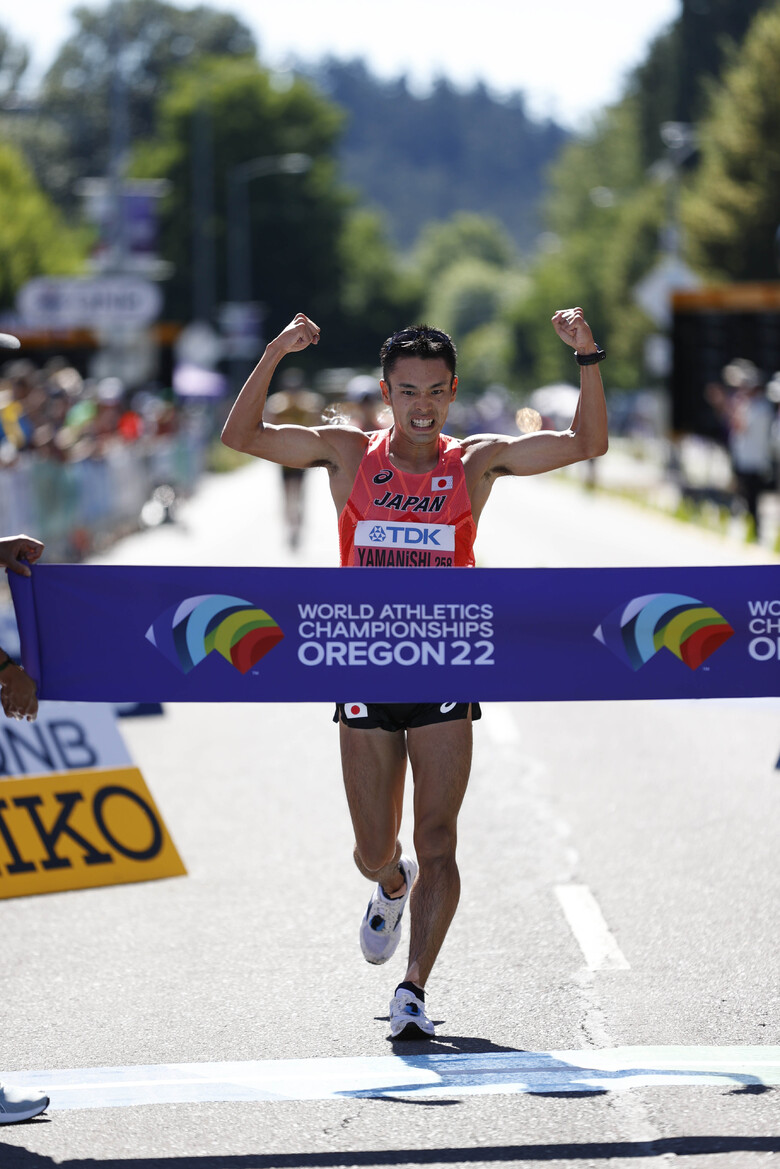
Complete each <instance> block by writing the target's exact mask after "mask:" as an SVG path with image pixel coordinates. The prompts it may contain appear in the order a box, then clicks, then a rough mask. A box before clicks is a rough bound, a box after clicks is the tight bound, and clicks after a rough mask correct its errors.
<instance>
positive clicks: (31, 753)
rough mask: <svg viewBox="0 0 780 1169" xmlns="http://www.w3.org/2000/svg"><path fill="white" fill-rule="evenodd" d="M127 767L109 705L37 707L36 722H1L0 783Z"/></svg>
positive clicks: (62, 704) (72, 703)
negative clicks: (23, 777)
mask: <svg viewBox="0 0 780 1169" xmlns="http://www.w3.org/2000/svg"><path fill="white" fill-rule="evenodd" d="M131 763H132V760H131V759H130V756H129V754H128V752H127V747H126V746H125V744H124V741H123V739H122V736H121V735H120V733H119V730H118V729H117V725H116V722H115V720H114V712H113V708H112V707H111V706H108V705H103V704H101V703H97V702H94V703H93V702H41V703H40V704H39V706H38V717H37V719H36V720H35V722H32V723H28V722H22V721H19V722H17V721H16V720H14V719H2V721H1V722H0V781H2V780H3V779H7V778H8V777H9V776H12V775H47V774H49V773H50V772H57V773H61V772H63V771H85V770H87V769H91V768H95V767H100V768H108V767H110V768H115V767H127V766H130V765H131ZM1 794H2V784H1V783H0V795H1Z"/></svg>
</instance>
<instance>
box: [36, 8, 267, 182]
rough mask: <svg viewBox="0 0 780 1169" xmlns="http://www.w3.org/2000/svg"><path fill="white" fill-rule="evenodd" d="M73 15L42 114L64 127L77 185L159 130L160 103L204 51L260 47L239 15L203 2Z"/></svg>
mask: <svg viewBox="0 0 780 1169" xmlns="http://www.w3.org/2000/svg"><path fill="white" fill-rule="evenodd" d="M73 18H74V20H75V22H76V26H77V27H76V31H75V32H74V34H73V35H72V36H71V37H70V38H69V39H68V40H67V41H66V42H65V43H64V44H63V46H62V48H61V49H60V51H59V53H58V54H57V57H56V58H55V60H54V62H53V64H52V65H51V67H50V69H49V70H48V72H47V74H46V76H45V77H44V79H43V84H42V87H41V98H40V111H41V114H42V116H43V117H45V118H48V119H51V120H52V121H54V122H55V123H56V124H57V125H59V126H61V127H63V128H64V130H65V133H66V137H67V142H68V151H67V165H68V168H69V172H70V176H69V177H70V185H71V186H72V183H73V181H74V180H75V179H78V178H83V177H86V176H88V175H103V174H106V173H107V172H108V165H109V154H110V151H111V149H112V148H113V149H114V150H115V151H117V152H119V153H120V154H122V153H125V154H126V153H127V151H128V150H129V146H130V143H132V142H135V141H138V140H139V139H144V138H148V137H150V136H151V135H152V134H153V132H154V128H155V122H156V113H157V107H158V103H159V101H160V99H161V97H162V96H163V95H164V94H165V93H166V91H167V89H168V86H169V84H170V79H171V76H172V74H173V73H174V72H175V71H176V70H177V69H178V68H182V67H186V68H192V67H193V66H194V65H195V64H197V62H198V61H199V60H200V59H202V58H203V57H204V56H211V55H215V54H220V55H229V56H233V57H235V58H239V59H240V58H242V57H254V55H255V53H256V45H255V41H254V38H253V36H252V34H251V32H250V31H249V29H248V28H247V27H246V26H245V25H244V24H242V23H241V21H239V20H238V19H237V18H236V17H235V16H231V15H229V14H228V13H224V12H218V11H217V10H216V9H213V8H209V7H207V6H205V5H200V6H198V7H195V8H189V9H183V8H177V7H175V6H174V5H173V4H167V3H164V2H163V0H111V2H110V3H109V4H108V5H106V6H105V7H102V8H88V7H79V8H76V9H75V11H74V13H73ZM63 161H64V160H62V159H61V160H59V162H60V165H63ZM40 177H41V180H42V181H46V176H45V175H41V176H40Z"/></svg>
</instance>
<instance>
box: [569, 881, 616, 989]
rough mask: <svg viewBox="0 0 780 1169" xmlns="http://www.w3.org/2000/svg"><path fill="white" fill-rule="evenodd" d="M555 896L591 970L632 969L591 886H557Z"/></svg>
mask: <svg viewBox="0 0 780 1169" xmlns="http://www.w3.org/2000/svg"><path fill="white" fill-rule="evenodd" d="M555 895H556V897H557V898H558V901H559V902H560V905H561V909H562V910H563V914H564V917H565V918H566V921H567V922H568V924H569V929H570V930H571V932H572V933H573V934H574V937H575V938H576V939H577V943H578V945H579V947H580V949H581V950H582V953H583V955H584V957H585V962H586V964H587V967H588V970H630V969H631V966H630V964H629V963H628V961H627V960H626V958H625V956H624V955H623V953H622V951H621V949H620V947H619V946H618V944H617V942H616V941H615V939H614V937H613V935H612V933H611V932H610V928H609V926H608V925H607V923H606V921H605V920H604V915H603V913H602V912H601V909H600V908H599V904H598V902H597V901H596V898H595V897H594V896H593V894H592V893H591V891H590V889H589V888H588V886H587V885H556V887H555Z"/></svg>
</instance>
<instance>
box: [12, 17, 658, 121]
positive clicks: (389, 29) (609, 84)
mask: <svg viewBox="0 0 780 1169" xmlns="http://www.w3.org/2000/svg"><path fill="white" fill-rule="evenodd" d="M79 2H80V3H82V4H84V5H85V6H86V7H93V6H94V7H103V6H104V3H105V0H79ZM197 2H203V3H206V4H208V5H209V6H210V7H214V8H219V9H223V10H225V11H229V12H233V13H234V14H235V15H236V16H238V17H240V19H242V20H243V21H244V23H245V24H247V25H248V26H249V27H250V28H251V29H252V31H253V32H254V34H255V36H256V38H257V40H258V42H259V46H260V53H261V59H262V60H263V63H264V64H266V65H270V66H272V67H274V68H284V67H285V66H286V65H289V64H290V63H291V61H293V60H294V59H296V58H297V59H300V60H303V61H306V62H308V61H315V60H317V59H319V58H320V57H323V56H325V55H333V56H337V57H341V58H345V57H362V58H363V59H364V60H365V61H366V62H367V64H368V65H369V67H370V68H371V70H372V71H373V72H374V73H376V74H377V75H379V76H380V77H383V78H396V77H399V76H400V75H402V74H406V75H407V77H408V78H409V80H410V83H412V84H413V86H414V88H415V90H416V91H419V92H424V91H425V89H426V88H427V87H429V86H430V84H431V82H432V81H433V80H434V79H435V78H436V77H437V76H445V77H447V78H448V79H449V80H450V81H452V82H453V83H454V84H455V85H458V86H463V87H469V86H471V85H473V84H475V83H476V82H478V81H483V82H484V83H485V84H486V85H488V86H489V87H490V89H491V90H493V91H495V92H496V93H499V94H501V93H508V92H511V91H517V90H522V91H523V92H524V93H525V95H526V98H527V101H528V107H529V109H530V111H531V112H532V113H533V114H535V115H542V116H550V117H554V118H556V119H557V120H558V121H560V122H562V123H563V124H564V125H566V126H568V127H571V128H577V127H578V126H583V125H585V124H587V121H588V119H589V118H590V117H591V116H592V115H593V114H594V113H595V112H596V111H598V110H599V109H600V108H601V107H603V106H604V105H606V104H607V103H609V102H610V101H612V100H614V99H615V98H617V97H618V96H619V95H620V93H621V90H622V87H623V84H624V81H625V77H626V74H627V72H628V71H629V70H630V69H631V68H632V67H633V66H634V65H636V64H638V63H639V62H640V61H641V60H642V58H643V56H644V53H645V50H646V48H647V46H648V44H649V42H650V41H651V40H652V39H653V37H654V36H655V35H656V34H657V33H658V32H660V31H662V30H663V29H664V28H665V27H666V26H667V25H668V24H669V23H670V22H671V21H672V20H674V18H675V17H676V16H678V15H679V12H680V0H642V2H641V3H638V4H631V3H627V2H626V0H584V2H583V0H552V2H551V0H468V3H467V2H466V0H392V3H391V2H387V3H380V2H378V0H294V2H292V0H271V2H269V0H191V3H189V4H177V6H178V7H182V8H188V7H194V6H195V4H196V3H197ZM74 7H76V4H75V3H74V0H21V2H17V3H15V4H10V3H9V4H7V5H6V4H4V5H3V11H2V12H0V27H2V28H4V29H5V30H6V31H7V32H9V33H10V34H11V35H12V36H13V37H14V38H15V39H16V40H20V41H22V42H23V43H25V44H26V45H27V46H28V48H29V49H30V50H31V52H32V54H33V65H34V70H33V72H32V78H33V79H35V78H36V77H39V76H40V75H41V74H42V73H43V72H44V71H45V69H46V67H47V66H48V65H49V63H50V62H51V61H52V59H53V57H54V56H55V54H56V51H57V49H58V47H59V45H60V44H61V43H62V42H63V41H64V40H65V39H66V38H67V37H68V36H69V35H70V33H71V32H72V31H73V24H72V21H71V19H70V13H71V11H72V10H73V8H74Z"/></svg>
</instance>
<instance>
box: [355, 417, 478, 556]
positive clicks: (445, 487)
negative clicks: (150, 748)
mask: <svg viewBox="0 0 780 1169" xmlns="http://www.w3.org/2000/svg"><path fill="white" fill-rule="evenodd" d="M389 441H390V431H389V430H377V431H375V432H374V433H373V434H371V435H370V437H369V441H368V446H367V447H366V452H365V454H364V455H363V459H362V461H361V463H360V466H359V468H358V473H357V475H356V476H355V482H354V484H353V486H352V493H351V495H350V497H349V499H348V500H347V504H346V506H345V508H344V510H343V511H342V513H341V515H340V516H339V551H340V556H341V564H342V565H347V566H349V567H352V568H452V567H455V568H473V566H474V538H475V536H476V534H477V525H476V524H475V523H474V517H473V516H472V514H471V500H470V499H469V493H468V490H467V488H466V476H465V474H464V471H463V461H462V455H463V449H462V447H461V445H460V443H459V442H458V441H457V439H454V438H451V437H450V436H449V435H446V434H441V435H439V461H438V463H437V464H436V466H435V467H434V469H433V470H432V471H426V472H425V474H424V475H410V474H409V473H408V472H406V471H399V470H398V468H397V467H394V466H393V464H392V463H391V462H390V458H389V454H388V444H389Z"/></svg>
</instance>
